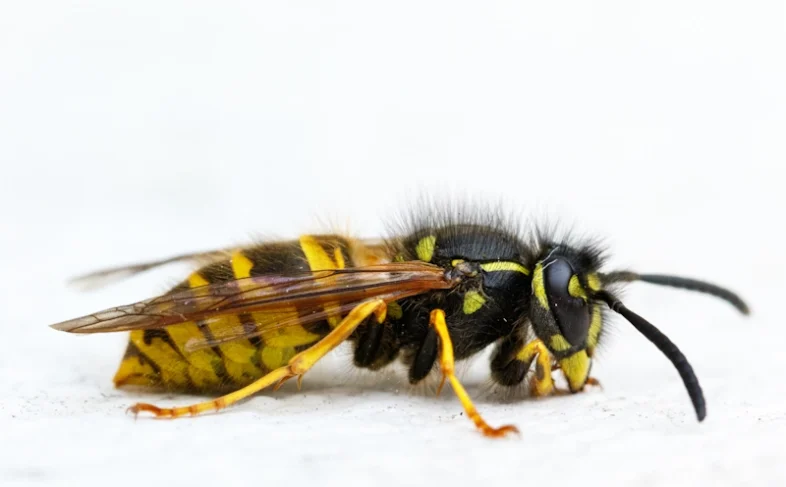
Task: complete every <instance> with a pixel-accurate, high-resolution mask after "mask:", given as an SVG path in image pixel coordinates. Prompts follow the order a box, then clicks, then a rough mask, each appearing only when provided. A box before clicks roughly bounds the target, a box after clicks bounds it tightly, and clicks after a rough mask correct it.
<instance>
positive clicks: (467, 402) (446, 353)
mask: <svg viewBox="0 0 786 487" xmlns="http://www.w3.org/2000/svg"><path fill="white" fill-rule="evenodd" d="M429 323H430V324H431V326H433V327H434V330H435V331H436V332H437V335H438V336H439V343H440V354H439V364H440V367H441V368H442V383H441V384H440V386H439V390H442V384H444V383H445V379H447V380H449V381H450V385H451V386H452V387H453V391H454V392H455V393H456V396H458V398H459V401H461V405H462V406H464V411H466V412H467V416H469V419H471V420H472V422H473V423H475V426H477V427H478V429H479V430H480V431H481V432H482V433H483V434H484V435H485V436H489V437H502V436H505V435H506V434H507V433H518V432H519V430H518V429H517V428H516V427H515V426H513V425H506V426H502V427H499V428H494V427H492V426H489V424H488V423H486V421H485V420H484V419H483V418H482V417H481V416H480V413H479V412H478V410H477V409H476V408H475V405H474V404H472V399H470V397H469V394H467V391H466V390H465V389H464V386H462V385H461V382H459V380H458V378H457V377H456V374H455V373H454V360H453V342H452V341H451V340H450V335H449V334H448V326H447V324H446V323H445V312H444V311H442V310H441V309H435V310H433V311H432V312H431V316H430V320H429ZM438 392H439V391H438Z"/></svg>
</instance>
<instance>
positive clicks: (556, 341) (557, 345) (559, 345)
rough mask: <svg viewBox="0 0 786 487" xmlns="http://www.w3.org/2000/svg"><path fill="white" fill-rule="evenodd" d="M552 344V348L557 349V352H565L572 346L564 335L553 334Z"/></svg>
mask: <svg viewBox="0 0 786 487" xmlns="http://www.w3.org/2000/svg"><path fill="white" fill-rule="evenodd" d="M550 345H551V349H552V350H556V351H557V352H564V351H565V350H567V349H569V348H570V343H569V342H568V340H567V339H565V337H564V336H562V335H552V336H551V343H550Z"/></svg>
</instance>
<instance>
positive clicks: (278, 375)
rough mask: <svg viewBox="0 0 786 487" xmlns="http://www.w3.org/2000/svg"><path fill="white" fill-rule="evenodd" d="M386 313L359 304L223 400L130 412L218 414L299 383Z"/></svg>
mask: <svg viewBox="0 0 786 487" xmlns="http://www.w3.org/2000/svg"><path fill="white" fill-rule="evenodd" d="M386 310H387V305H386V304H385V302H384V301H382V300H381V299H373V300H369V301H365V302H363V303H361V304H359V305H358V306H356V307H355V308H354V309H353V310H352V311H350V312H349V314H347V316H346V317H345V318H344V319H343V320H342V321H341V323H339V324H338V325H337V326H336V327H335V328H334V329H333V330H332V331H331V332H330V333H329V334H328V335H326V336H325V337H324V338H322V339H321V340H319V341H318V342H317V343H315V344H314V345H313V346H311V347H310V348H308V349H306V350H304V351H302V352H300V353H299V354H297V355H295V356H294V357H292V359H290V361H289V363H288V364H287V365H285V366H283V367H279V368H277V369H276V370H274V371H272V372H270V373H269V374H267V375H265V376H264V377H262V378H260V379H259V380H257V381H255V382H253V383H251V384H249V385H247V386H246V387H243V388H242V389H239V390H237V391H235V392H232V393H229V394H227V395H225V396H221V397H219V398H217V399H213V400H210V401H205V402H201V403H198V404H192V405H191V406H185V407H176V408H159V407H158V406H154V405H152V404H146V403H138V404H135V405H133V406H131V408H129V410H130V411H131V412H133V413H134V414H138V413H139V412H142V411H146V412H150V413H153V415H154V416H155V417H157V418H177V417H181V416H188V415H191V416H196V415H197V414H200V413H203V412H205V411H218V410H219V409H223V408H225V407H228V406H230V405H232V404H234V403H236V402H238V401H240V400H243V399H245V398H247V397H249V396H251V395H252V394H255V393H256V392H259V391H261V390H262V389H265V388H266V387H269V386H271V385H280V384H281V383H283V382H284V381H286V380H288V379H291V378H292V377H298V383H299V382H300V380H301V379H302V377H303V374H305V373H306V372H308V370H309V369H310V368H311V367H313V366H314V364H316V363H317V362H318V361H319V360H320V359H321V358H322V357H324V356H325V355H326V354H327V353H328V352H330V351H331V350H333V349H334V348H336V347H337V346H338V345H339V344H341V343H342V342H343V341H344V340H346V339H347V338H348V337H349V336H350V335H351V334H352V332H353V331H355V329H356V328H357V327H358V326H359V325H360V324H361V323H363V321H365V320H366V318H368V317H369V316H371V315H372V314H374V315H375V316H376V319H377V322H378V323H382V322H384V321H385V313H386Z"/></svg>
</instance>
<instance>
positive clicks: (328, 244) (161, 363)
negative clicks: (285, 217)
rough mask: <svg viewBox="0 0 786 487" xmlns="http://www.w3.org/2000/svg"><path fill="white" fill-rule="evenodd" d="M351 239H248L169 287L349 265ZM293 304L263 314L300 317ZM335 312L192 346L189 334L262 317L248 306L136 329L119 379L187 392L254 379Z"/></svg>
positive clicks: (252, 324) (319, 333) (311, 338)
mask: <svg viewBox="0 0 786 487" xmlns="http://www.w3.org/2000/svg"><path fill="white" fill-rule="evenodd" d="M350 245H352V242H350V241H347V240H345V239H343V238H340V237H336V236H310V235H306V236H303V237H301V238H300V239H299V240H297V241H292V242H277V243H270V244H262V245H259V246H255V247H249V248H246V249H243V250H240V251H237V252H235V253H233V254H232V255H231V256H230V257H229V258H228V259H225V260H223V261H220V262H216V263H213V264H209V265H207V266H205V267H203V268H201V269H199V270H197V271H196V272H194V273H193V274H191V276H189V278H188V279H187V280H186V281H185V282H183V283H181V284H180V285H178V286H176V287H175V288H174V289H172V292H175V291H180V290H183V289H188V288H195V287H199V286H203V285H206V284H213V283H219V282H227V281H233V280H235V279H241V278H245V277H252V276H257V275H261V274H269V273H289V272H297V271H306V270H309V269H310V270H323V269H337V268H339V269H340V268H344V267H347V266H352V262H351V257H350V256H351V255H352V252H351V249H350ZM297 316H298V310H297V309H295V308H292V309H291V310H282V312H281V313H280V316H279V315H276V316H273V317H271V315H270V314H269V313H268V314H266V315H265V317H264V322H268V323H269V322H271V319H272V320H277V319H279V318H280V320H281V321H284V320H292V319H297ZM339 319H340V317H338V316H331V317H330V319H329V320H328V322H321V323H314V324H309V325H305V326H301V325H295V326H287V327H285V328H281V329H272V330H268V331H266V332H263V333H262V335H261V336H258V337H253V338H250V339H240V340H233V341H231V342H228V343H221V344H218V345H215V346H213V347H209V348H202V349H198V350H195V351H189V350H187V348H186V344H187V343H188V341H189V340H190V339H193V338H197V339H200V340H203V339H205V338H207V339H211V338H212V337H214V336H215V335H216V334H226V332H227V330H229V329H243V328H250V329H251V330H254V329H256V327H257V325H258V324H259V323H260V322H262V321H263V320H262V318H261V317H255V316H254V314H253V313H243V314H238V315H228V316H226V317H225V318H222V319H221V320H220V321H215V320H213V321H211V322H210V323H201V322H189V323H181V324H177V325H172V326H168V327H165V328H161V329H156V330H136V331H132V332H131V334H130V339H129V344H128V348H127V349H126V353H125V355H124V357H123V360H122V362H121V364H120V367H119V369H118V371H117V373H116V374H115V377H114V382H115V385H117V386H122V385H141V386H152V387H159V388H164V389H169V390H181V391H190V392H210V391H220V390H223V389H226V388H236V387H238V386H243V385H246V384H249V383H250V382H253V381H254V380H256V379H258V378H260V377H262V376H263V375H264V374H266V373H268V372H270V371H271V370H273V369H275V368H277V367H280V366H282V365H285V364H286V363H287V361H289V359H290V358H292V356H294V355H295V354H296V353H297V352H298V351H300V350H302V349H303V348H306V347H308V346H309V345H311V344H313V343H314V342H316V341H317V340H319V339H320V338H321V337H323V336H324V335H325V334H327V333H328V332H329V331H330V329H331V325H335V324H336V322H337V320H339Z"/></svg>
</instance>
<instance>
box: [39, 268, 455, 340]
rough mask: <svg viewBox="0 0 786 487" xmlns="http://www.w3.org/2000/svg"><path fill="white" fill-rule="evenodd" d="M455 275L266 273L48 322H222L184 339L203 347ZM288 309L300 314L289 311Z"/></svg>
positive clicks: (81, 328)
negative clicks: (249, 321) (246, 318)
mask: <svg viewBox="0 0 786 487" xmlns="http://www.w3.org/2000/svg"><path fill="white" fill-rule="evenodd" d="M457 282H458V278H454V277H449V276H447V275H446V274H445V270H444V269H442V268H441V267H438V266H435V265H432V264H426V263H421V262H396V263H388V264H380V265H374V266H367V267H356V268H350V269H338V270H326V271H316V272H302V273H298V274H292V275H280V274H266V275H261V276H255V277H249V278H245V279H236V280H232V281H226V282H221V283H215V284H209V285H206V286H201V287H196V288H192V289H188V290H184V291H178V292H175V293H171V294H165V295H163V296H159V297H155V298H152V299H148V300H145V301H140V302H137V303H133V304H128V305H124V306H118V307H115V308H110V309H107V310H104V311H100V312H97V313H93V314H90V315H86V316H83V317H80V318H75V319H72V320H68V321H64V322H61V323H57V324H54V325H51V326H52V328H55V329H57V330H61V331H67V332H71V333H106V332H115V331H127V330H148V329H156V328H163V327H167V326H173V325H177V324H179V323H186V322H193V321H199V322H203V323H215V324H216V325H219V328H218V329H214V334H213V337H212V338H210V339H207V338H206V339H205V340H203V341H194V342H192V343H189V348H201V347H203V346H212V345H215V344H217V343H225V342H227V341H231V340H236V339H240V338H250V337H254V336H259V335H261V334H263V333H264V332H266V331H269V330H273V329H277V328H282V327H286V326H292V325H298V324H299V325H304V324H309V323H315V322H318V321H322V320H325V319H327V318H328V317H330V316H336V315H339V314H343V313H346V312H347V311H349V310H350V309H352V307H354V306H355V305H356V304H357V303H359V302H360V301H363V300H366V299H370V298H381V299H384V300H386V301H387V302H391V301H395V300H398V299H402V298H404V297H408V296H413V295H416V294H421V293H423V292H426V291H429V290H435V289H450V288H452V287H453V286H455V285H456V284H457ZM292 310H296V311H297V313H296V314H295V315H293V314H292V313H291V311H292ZM239 314H251V315H253V317H254V326H246V327H243V326H229V325H224V324H226V323H230V322H232V321H231V320H226V319H225V318H226V317H227V316H237V315H239Z"/></svg>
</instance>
